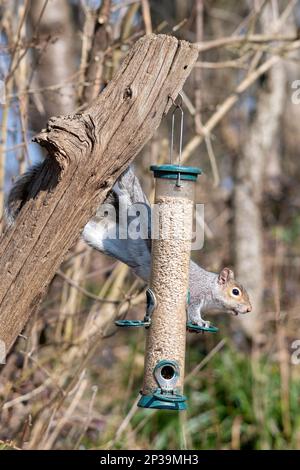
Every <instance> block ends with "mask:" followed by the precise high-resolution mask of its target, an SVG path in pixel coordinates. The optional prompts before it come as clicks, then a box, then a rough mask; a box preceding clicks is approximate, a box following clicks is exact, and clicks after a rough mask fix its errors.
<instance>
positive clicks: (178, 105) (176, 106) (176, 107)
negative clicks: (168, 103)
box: [170, 93, 183, 187]
mask: <svg viewBox="0 0 300 470" xmlns="http://www.w3.org/2000/svg"><path fill="white" fill-rule="evenodd" d="M178 96H179V98H180V102H179V103H176V101H174V100H173V99H172V97H171V96H170V98H171V100H172V102H173V105H174V111H173V113H172V123H171V144H170V164H171V165H173V152H174V128H175V115H176V112H177V111H180V135H179V154H178V164H179V165H180V164H181V155H182V141H183V109H182V95H181V94H180V93H179V95H178ZM176 186H177V187H181V184H180V173H178V178H177V181H176Z"/></svg>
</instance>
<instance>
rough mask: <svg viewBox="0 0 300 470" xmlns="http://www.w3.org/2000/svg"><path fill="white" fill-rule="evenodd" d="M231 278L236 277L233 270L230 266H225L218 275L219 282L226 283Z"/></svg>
mask: <svg viewBox="0 0 300 470" xmlns="http://www.w3.org/2000/svg"><path fill="white" fill-rule="evenodd" d="M231 279H234V274H233V271H231V269H229V268H223V269H222V271H221V272H220V274H219V276H218V283H219V284H221V285H224V284H227V282H228V281H230V280H231Z"/></svg>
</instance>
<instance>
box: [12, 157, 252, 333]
mask: <svg viewBox="0 0 300 470" xmlns="http://www.w3.org/2000/svg"><path fill="white" fill-rule="evenodd" d="M41 165H42V164H41ZM40 169H41V166H40V165H37V166H35V167H32V168H31V169H29V171H27V172H26V173H25V174H24V175H23V176H21V177H20V178H18V179H17V180H16V182H15V184H14V186H13V188H12V189H11V191H10V193H9V195H8V197H7V200H6V217H7V220H8V223H13V221H14V219H15V217H16V215H17V213H18V212H19V210H20V209H21V208H22V206H23V204H24V203H25V202H26V200H27V199H29V198H31V197H34V196H35V189H36V188H35V187H34V181H35V177H36V174H37V173H38V172H39V171H40ZM122 204H123V205H124V207H125V208H126V213H127V210H128V208H129V207H130V206H132V205H133V204H134V205H137V204H138V205H139V208H140V209H141V210H140V211H139V212H140V214H139V220H141V218H142V217H144V218H145V220H144V222H146V223H145V225H144V226H146V227H148V228H149V231H148V234H143V236H144V238H137V239H132V238H130V237H128V236H125V237H124V236H121V235H120V233H121V232H120V230H121V228H120V227H121V225H122V224H120V223H119V222H120V221H119V219H118V216H119V213H121V211H119V208H120V205H122ZM110 208H114V209H116V210H115V214H116V215H117V217H112V214H110V213H109V211H110ZM136 217H137V215H136V214H133V215H129V216H128V217H127V223H128V225H127V227H126V234H127V230H128V227H129V226H130V223H131V222H134V219H136ZM150 218H151V208H150V204H149V202H148V199H147V197H146V195H145V193H144V192H143V190H142V188H141V185H140V182H139V180H138V178H137V176H136V175H135V174H134V172H133V170H132V169H131V167H129V168H128V169H127V170H126V171H125V172H124V173H123V174H122V175H121V176H120V178H119V179H118V181H117V182H116V183H115V185H114V187H113V188H112V190H111V191H110V193H109V194H108V196H107V198H106V200H105V202H104V204H102V205H101V206H99V207H98V210H97V212H96V214H95V216H94V217H93V218H92V219H91V220H90V221H89V222H88V223H87V224H86V226H85V227H84V229H83V232H82V236H83V238H84V240H85V241H86V242H87V243H88V244H89V245H91V246H92V247H93V248H95V249H97V250H99V251H101V252H102V253H105V254H107V255H109V256H112V257H114V258H116V259H118V260H120V261H122V262H123V263H125V264H127V265H128V266H130V268H131V269H132V270H133V271H134V273H135V274H136V275H137V276H139V277H140V278H142V279H143V280H144V281H146V282H148V281H149V278H150V265H151V233H150V230H151V222H150ZM141 225H142V224H141ZM109 234H110V235H112V237H111V238H109ZM126 234H125V235H126ZM145 235H146V236H145ZM189 289H190V305H189V307H188V319H189V321H191V322H192V323H194V324H197V325H200V326H208V325H209V322H207V321H204V320H203V319H202V316H201V313H203V312H204V313H205V312H206V311H208V310H212V309H214V310H215V309H217V310H223V311H229V312H231V313H232V314H235V315H237V314H238V313H246V312H249V311H251V304H250V301H249V297H248V294H247V292H246V290H245V289H244V288H243V286H242V285H241V284H239V283H238V282H237V281H235V279H234V275H233V272H232V271H231V270H230V269H228V268H224V269H222V271H221V272H220V273H219V274H215V273H212V272H209V271H206V270H205V269H203V268H201V267H200V266H199V265H198V264H196V263H194V262H193V261H191V263H190V280H189ZM234 289H237V290H238V291H239V295H233V290H234Z"/></svg>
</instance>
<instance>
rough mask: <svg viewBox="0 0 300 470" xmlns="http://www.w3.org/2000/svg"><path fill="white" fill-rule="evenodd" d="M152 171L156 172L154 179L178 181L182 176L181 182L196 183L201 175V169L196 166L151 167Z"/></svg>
mask: <svg viewBox="0 0 300 470" xmlns="http://www.w3.org/2000/svg"><path fill="white" fill-rule="evenodd" d="M150 170H151V171H153V172H154V178H165V179H172V180H176V179H177V178H178V175H180V179H181V180H189V181H196V180H197V176H198V175H201V173H202V170H201V168H197V167H195V166H181V165H170V164H169V165H151V166H150Z"/></svg>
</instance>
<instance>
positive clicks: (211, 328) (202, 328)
mask: <svg viewBox="0 0 300 470" xmlns="http://www.w3.org/2000/svg"><path fill="white" fill-rule="evenodd" d="M186 327H187V329H188V330H189V331H195V332H199V331H208V332H209V333H216V332H217V331H219V328H216V327H215V326H213V325H211V326H209V327H208V328H207V327H205V326H199V325H194V324H193V323H192V322H188V323H187V324H186Z"/></svg>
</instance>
